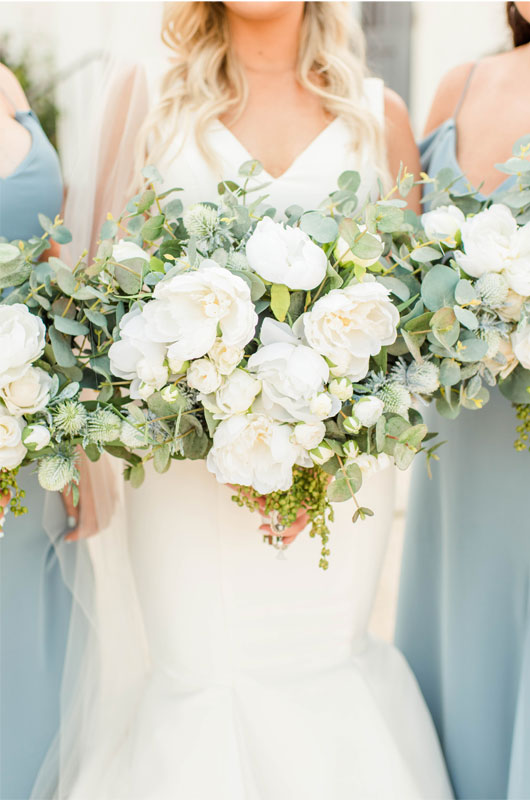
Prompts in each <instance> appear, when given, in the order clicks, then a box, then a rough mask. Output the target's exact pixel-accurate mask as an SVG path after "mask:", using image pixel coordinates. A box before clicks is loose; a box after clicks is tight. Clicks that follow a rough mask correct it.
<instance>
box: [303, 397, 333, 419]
mask: <svg viewBox="0 0 530 800" xmlns="http://www.w3.org/2000/svg"><path fill="white" fill-rule="evenodd" d="M333 407H334V403H333V398H332V396H331V395H330V394H328V393H327V392H321V393H320V394H316V395H315V396H314V397H312V398H311V400H310V401H309V410H310V412H311V413H312V414H314V415H315V416H316V417H318V418H319V419H326V418H327V417H329V416H331V414H332V413H333Z"/></svg>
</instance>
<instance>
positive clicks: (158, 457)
mask: <svg viewBox="0 0 530 800" xmlns="http://www.w3.org/2000/svg"><path fill="white" fill-rule="evenodd" d="M170 458H171V445H170V444H169V442H164V444H161V445H158V446H157V447H156V448H155V449H154V450H153V466H154V468H155V471H156V472H158V473H163V472H167V471H168V469H169V465H170Z"/></svg>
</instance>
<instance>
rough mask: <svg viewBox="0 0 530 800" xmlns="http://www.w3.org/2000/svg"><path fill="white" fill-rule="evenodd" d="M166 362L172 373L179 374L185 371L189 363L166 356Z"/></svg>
mask: <svg viewBox="0 0 530 800" xmlns="http://www.w3.org/2000/svg"><path fill="white" fill-rule="evenodd" d="M167 363H168V365H169V371H170V372H171V374H172V375H181V374H182V373H184V372H186V370H187V369H188V367H189V365H190V362H189V361H180V359H178V358H168V360H167Z"/></svg>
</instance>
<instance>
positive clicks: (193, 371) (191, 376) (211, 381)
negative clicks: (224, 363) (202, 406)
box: [186, 358, 221, 394]
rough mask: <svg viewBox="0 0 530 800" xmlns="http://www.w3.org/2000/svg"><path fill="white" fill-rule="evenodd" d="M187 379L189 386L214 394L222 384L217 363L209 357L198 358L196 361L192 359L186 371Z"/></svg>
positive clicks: (204, 392) (203, 392)
mask: <svg viewBox="0 0 530 800" xmlns="http://www.w3.org/2000/svg"><path fill="white" fill-rule="evenodd" d="M186 380H187V381H188V386H190V387H191V388H192V389H197V391H198V392H202V394H212V392H215V391H217V389H218V388H219V386H220V385H221V376H220V375H219V373H218V371H217V369H216V367H215V364H213V363H212V362H211V361H210V360H209V359H208V358H198V359H197V360H196V361H192V363H191V365H190V367H189V369H188V371H187V373H186Z"/></svg>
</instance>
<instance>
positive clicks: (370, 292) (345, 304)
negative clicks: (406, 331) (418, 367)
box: [294, 279, 399, 381]
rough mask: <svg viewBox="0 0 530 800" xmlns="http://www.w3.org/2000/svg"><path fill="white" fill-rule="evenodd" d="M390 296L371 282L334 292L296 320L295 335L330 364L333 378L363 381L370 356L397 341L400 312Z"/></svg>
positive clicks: (354, 284) (378, 285) (379, 286)
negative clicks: (301, 338) (299, 336)
mask: <svg viewBox="0 0 530 800" xmlns="http://www.w3.org/2000/svg"><path fill="white" fill-rule="evenodd" d="M389 295H390V292H389V291H388V289H386V287H385V286H383V285H382V284H380V283H377V281H375V280H373V281H370V280H368V279H365V280H364V281H363V282H362V283H352V284H351V285H350V286H348V287H347V288H346V289H333V290H332V291H331V292H329V294H327V295H325V296H324V297H322V298H320V300H317V302H316V303H315V305H314V306H313V308H312V309H311V310H310V311H308V312H306V313H305V314H302V316H301V317H299V318H298V319H297V320H296V322H295V324H294V331H295V333H297V334H300V335H301V336H302V337H303V338H304V339H305V340H306V341H307V343H308V344H309V345H310V346H311V347H312V348H314V349H315V350H316V351H317V352H318V353H321V354H322V355H323V356H325V358H327V359H328V361H330V362H331V364H332V367H331V372H332V374H333V375H334V376H336V377H347V378H349V379H350V380H352V381H358V380H361V379H362V378H364V377H365V376H366V373H367V372H368V364H369V359H370V356H373V355H376V354H377V353H379V351H380V350H381V347H383V346H384V345H388V344H392V342H395V340H396V336H397V325H398V323H399V312H398V310H397V308H396V307H395V306H394V304H393V303H392V302H391V300H390V299H389Z"/></svg>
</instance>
